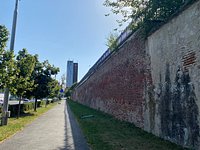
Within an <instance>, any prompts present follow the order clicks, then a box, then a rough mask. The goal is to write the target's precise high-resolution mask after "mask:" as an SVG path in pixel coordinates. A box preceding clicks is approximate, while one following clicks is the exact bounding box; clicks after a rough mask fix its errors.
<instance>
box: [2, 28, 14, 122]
mask: <svg viewBox="0 0 200 150" xmlns="http://www.w3.org/2000/svg"><path fill="white" fill-rule="evenodd" d="M8 35H9V33H8V30H7V29H6V27H5V26H3V25H0V88H1V89H4V88H5V89H6V92H7V91H9V90H11V91H14V88H13V86H12V84H13V81H14V79H15V75H16V74H17V72H15V71H16V70H15V60H14V53H13V52H12V51H7V50H6V44H7V41H8ZM6 98H7V97H6ZM7 111H8V105H7V102H6V103H5V101H4V104H3V113H2V125H6V124H7Z"/></svg>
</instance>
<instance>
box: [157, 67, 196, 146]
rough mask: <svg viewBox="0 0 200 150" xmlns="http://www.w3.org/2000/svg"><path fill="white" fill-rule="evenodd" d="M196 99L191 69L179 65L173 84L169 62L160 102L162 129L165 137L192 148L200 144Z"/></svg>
mask: <svg viewBox="0 0 200 150" xmlns="http://www.w3.org/2000/svg"><path fill="white" fill-rule="evenodd" d="M196 101H197V98H196V95H195V92H194V86H193V84H192V83H191V80H190V76H189V71H188V70H185V69H184V70H183V69H181V68H180V67H179V68H178V70H177V73H176V77H175V81H174V85H173V86H172V83H171V81H170V66H169V64H167V65H166V73H165V83H164V86H163V93H162V99H161V103H160V114H161V131H162V135H163V137H164V138H166V139H170V140H172V141H174V142H176V143H178V144H181V145H185V146H188V147H191V148H195V146H197V145H198V138H199V132H200V128H199V122H198V116H199V111H198V106H197V104H196Z"/></svg>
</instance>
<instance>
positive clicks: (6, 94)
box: [2, 0, 19, 125]
mask: <svg viewBox="0 0 200 150" xmlns="http://www.w3.org/2000/svg"><path fill="white" fill-rule="evenodd" d="M18 2H19V0H16V3H15V10H14V14H13V24H12V33H11V41H10V51H14V44H15V33H16V26H17V14H18ZM8 99H9V89H8V87H6V88H5V91H4V102H3V113H2V125H7V123H8Z"/></svg>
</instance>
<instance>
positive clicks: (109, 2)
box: [104, 0, 195, 28]
mask: <svg viewBox="0 0 200 150" xmlns="http://www.w3.org/2000/svg"><path fill="white" fill-rule="evenodd" d="M193 1H195V0H186V1H185V0H117V1H116V0H105V1H104V5H105V6H106V7H111V11H112V12H113V13H114V14H121V15H122V16H123V19H122V20H120V21H118V22H119V23H120V24H121V23H123V22H125V21H127V20H130V19H131V21H132V23H131V24H132V25H131V27H133V28H138V27H140V26H142V25H144V23H146V22H147V21H153V20H159V21H163V22H165V21H167V20H168V19H169V17H170V16H171V15H172V14H174V13H175V12H176V11H177V10H178V9H179V8H181V7H182V6H183V5H186V4H188V3H190V2H193Z"/></svg>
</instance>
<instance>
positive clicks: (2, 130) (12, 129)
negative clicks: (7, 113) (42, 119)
mask: <svg viewBox="0 0 200 150" xmlns="http://www.w3.org/2000/svg"><path fill="white" fill-rule="evenodd" d="M56 104H57V103H52V104H49V105H48V106H47V107H46V108H45V107H44V106H42V107H40V108H37V112H34V111H33V110H31V111H27V112H26V113H25V114H23V115H21V117H20V118H19V119H16V118H9V119H8V125H7V126H0V141H3V140H5V139H6V138H8V137H10V136H11V135H13V134H15V133H16V132H18V131H20V130H22V129H23V128H24V127H25V126H26V125H27V124H29V123H31V122H32V121H33V120H34V119H36V118H38V117H39V116H40V115H42V114H43V113H45V112H46V111H48V110H49V109H51V108H52V107H54V106H55V105H56Z"/></svg>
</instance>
